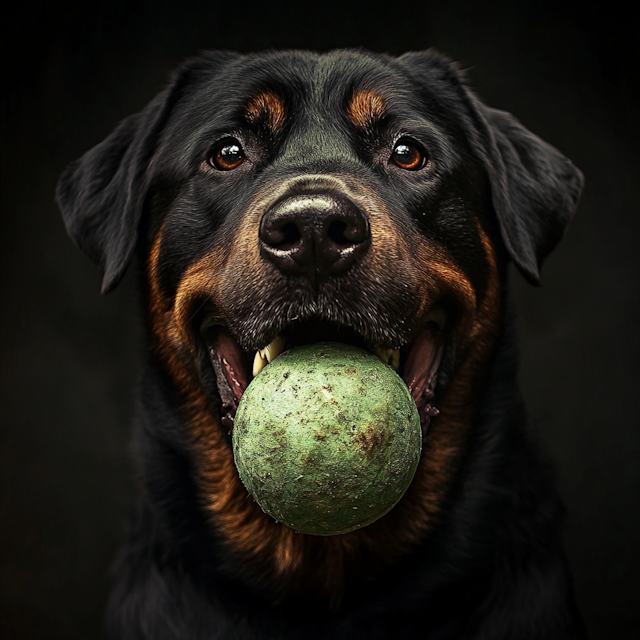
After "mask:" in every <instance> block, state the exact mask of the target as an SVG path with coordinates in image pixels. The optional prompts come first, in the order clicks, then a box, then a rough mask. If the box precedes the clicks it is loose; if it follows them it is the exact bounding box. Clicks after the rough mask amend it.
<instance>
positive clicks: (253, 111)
mask: <svg viewBox="0 0 640 640" xmlns="http://www.w3.org/2000/svg"><path fill="white" fill-rule="evenodd" d="M246 113H247V118H248V119H249V122H251V123H252V124H256V123H258V122H261V121H262V122H265V123H266V124H267V126H268V127H269V128H270V129H271V130H272V131H278V130H279V129H281V128H282V127H283V126H284V123H285V120H286V117H287V112H286V109H285V106H284V102H283V101H282V99H281V98H280V96H277V95H276V94H275V93H273V91H262V92H261V93H257V94H256V95H254V96H253V97H252V98H251V100H250V101H249V103H248V104H247V108H246Z"/></svg>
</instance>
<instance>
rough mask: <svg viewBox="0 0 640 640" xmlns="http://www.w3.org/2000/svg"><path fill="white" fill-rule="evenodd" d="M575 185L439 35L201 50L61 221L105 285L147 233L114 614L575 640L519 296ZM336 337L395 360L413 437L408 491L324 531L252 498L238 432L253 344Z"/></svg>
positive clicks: (561, 161)
mask: <svg viewBox="0 0 640 640" xmlns="http://www.w3.org/2000/svg"><path fill="white" fill-rule="evenodd" d="M581 186H582V176H581V174H580V172H579V171H578V170H577V169H576V168H575V167H574V166H573V165H572V164H571V162H569V161H568V160H567V159H566V158H565V157H564V156H562V155H561V154H560V153H558V151H556V150H555V149H554V148H553V147H551V146H549V145H548V144H546V143H544V142H543V141H542V140H540V139H539V138H537V137H536V136H534V135H533V134H531V133H530V132H529V131H527V130H526V129H525V128H524V127H523V126H522V125H521V124H520V123H519V122H518V121H517V120H515V119H514V118H513V117H512V116H510V115H509V114H507V113H504V112H501V111H496V110H494V109H490V108H488V107H486V106H485V105H484V104H482V103H481V102H480V101H479V100H478V98H477V97H476V96H475V95H474V94H473V93H472V92H471V91H469V89H467V88H466V87H465V84H464V81H463V78H462V76H461V74H460V72H459V71H458V70H457V68H456V67H455V65H453V64H452V63H451V62H450V61H449V60H448V59H446V58H445V57H443V56H441V55H439V54H437V53H435V52H433V51H428V52H425V53H410V54H407V55H404V56H401V57H399V58H391V57H388V56H385V55H374V54H369V53H365V52H356V51H336V52H332V53H329V54H326V55H317V54H314V53H310V52H272V53H267V54H260V55H248V56H240V55H236V54H232V53H207V54H204V55H202V56H201V57H198V58H196V59H194V60H191V61H189V62H187V63H186V64H185V65H184V66H183V67H182V68H181V69H179V71H178V72H177V73H176V75H175V76H174V77H173V80H172V81H171V83H170V85H169V86H168V87H167V88H166V90H165V91H163V92H162V93H160V94H159V95H158V96H157V97H156V98H155V99H154V100H152V101H151V103H150V104H149V105H148V106H147V107H146V108H145V109H144V110H142V111H141V112H140V113H138V114H136V115H134V116H131V117H130V118H127V119H126V120H125V121H124V122H122V123H121V124H120V126H118V128H117V129H116V130H115V131H114V132H113V133H112V134H111V135H110V136H109V137H108V138H107V139H106V140H105V141H104V142H102V143H101V144H99V145H98V146H96V147H95V148H93V149H92V150H91V151H89V152H88V153H87V154H86V155H85V156H84V157H83V158H81V159H80V160H79V161H77V162H75V163H73V164H72V165H71V166H70V167H69V168H68V169H67V171H66V172H65V173H64V175H63V177H62V179H61V182H60V185H59V190H58V199H59V203H60V206H61V208H62V211H63V215H64V219H65V222H66V225H67V229H68V231H69V233H70V235H71V236H72V237H73V239H74V240H75V241H76V243H77V244H78V245H79V247H80V248H81V249H82V251H84V252H85V253H86V254H87V255H88V256H89V258H91V260H93V261H94V262H95V263H97V264H98V265H100V266H101V267H102V268H103V270H104V281H103V292H107V291H110V290H111V289H112V288H113V287H115V286H116V284H117V283H118V281H119V279H120V278H121V276H122V274H123V272H124V271H125V269H126V267H127V263H128V262H129V260H130V258H131V257H132V255H133V254H134V253H136V254H137V257H138V261H139V265H140V267H141V268H140V281H141V289H142V292H143V298H144V305H145V313H146V322H147V330H148V331H147V335H148V358H147V364H146V368H145V373H144V378H143V381H142V390H141V402H140V409H139V415H138V419H137V432H136V433H137V436H136V442H137V448H138V452H139V464H140V466H141V478H142V487H141V495H140V500H139V506H138V509H137V513H136V517H135V519H134V524H133V526H132V529H131V532H130V536H129V540H128V542H127V544H126V546H125V548H124V550H123V552H122V554H121V556H120V559H119V562H118V565H117V568H116V571H115V581H116V585H115V589H114V592H113V595H112V598H111V601H110V604H109V608H108V613H107V622H106V629H107V636H108V637H109V638H112V639H118V640H133V639H143V638H144V639H149V640H165V639H176V640H177V639H184V640H187V639H188V640H205V639H206V640H210V639H213V638H220V639H222V638H225V639H228V638H238V639H242V640H251V639H263V638H304V639H310V638H332V639H333V638H336V639H339V638H413V637H416V638H428V639H430V640H435V639H438V640H444V639H455V640H463V639H474V640H480V639H486V640H529V639H530V640H533V639H538V640H553V639H558V638H563V639H567V638H583V637H584V630H583V626H582V623H581V621H580V617H579V615H578V613H577V611H576V609H575V605H574V604H573V596H572V587H571V580H570V577H569V575H568V571H567V568H566V564H565V560H564V556H563V553H562V550H561V546H560V539H559V538H560V536H559V521H560V519H561V515H562V507H561V505H560V503H559V501H558V498H557V496H556V493H555V491H554V489H553V482H552V480H551V478H550V474H549V472H548V469H547V467H546V465H545V464H544V463H543V462H542V461H541V459H540V456H539V454H538V452H537V448H536V446H535V444H534V443H533V442H532V437H531V434H530V433H529V431H528V428H527V425H526V421H525V417H524V413H523V408H522V405H521V401H520V398H519V394H518V391H517V387H516V382H515V379H516V357H515V352H514V347H513V339H512V330H511V319H510V314H509V305H508V301H507V299H506V272H507V263H508V261H509V260H512V261H513V262H514V263H515V264H516V265H517V267H518V268H519V269H520V271H521V272H522V273H523V274H524V275H525V277H526V278H527V279H528V280H529V281H531V282H532V283H536V282H537V281H538V270H539V266H540V264H541V262H542V260H543V259H544V258H545V257H546V256H547V254H548V253H549V252H550V251H551V250H552V249H553V248H554V247H555V245H556V244H557V242H558V241H559V240H560V238H561V237H562V234H563V232H564V229H565V227H566V225H567V223H568V222H569V219H570V218H571V216H572V214H573V212H574V210H575V207H576V203H577V200H578V197H579V194H580V190H581ZM322 340H332V341H342V342H348V343H353V344H356V345H360V346H364V347H366V348H369V349H370V350H372V351H374V352H375V353H377V354H378V355H379V356H380V357H381V358H382V359H384V360H385V361H387V362H388V363H389V364H391V365H393V366H394V367H395V368H396V369H397V370H398V371H399V373H400V375H401V376H403V378H404V380H405V381H406V383H407V385H408V387H409V388H410V390H411V392H412V395H413V397H414V399H415V401H416V404H417V406H418V410H419V412H420V415H421V418H422V427H423V431H424V446H423V454H422V458H421V461H420V465H419V467H418V471H417V473H416V475H415V478H414V480H413V482H412V484H411V486H410V487H409V489H408V491H407V493H406V494H405V496H404V497H403V498H402V500H401V501H400V502H399V503H398V505H397V506H396V507H395V508H394V509H392V510H391V511H390V512H389V513H388V514H387V515H386V516H384V517H382V518H381V519H379V520H378V521H376V522H375V523H373V524H371V525H369V526H367V527H364V528H362V529H360V530H357V531H354V532H351V533H347V534H344V535H337V536H326V537H322V536H311V535H305V534H298V533H296V532H295V531H293V530H292V529H290V528H288V527H286V526H284V525H279V524H277V523H276V522H275V521H274V520H273V519H272V518H271V517H269V516H268V515H266V514H265V513H263V512H262V511H261V510H260V508H259V507H258V506H257V504H256V503H255V502H253V501H252V500H251V499H248V494H247V493H246V491H245V489H244V487H243V486H242V484H241V482H240V480H239V478H238V475H237V472H236V469H235V466H234V463H233V456H232V452H231V448H230V444H229V443H230V440H229V435H228V434H229V432H230V431H231V429H232V428H233V420H234V415H235V410H236V408H237V406H238V401H239V398H240V396H241V395H242V392H243V391H244V389H245V388H246V386H247V384H248V383H249V382H250V380H251V377H252V371H258V370H260V368H261V367H263V366H265V364H266V362H267V359H265V357H266V351H263V349H264V348H265V347H266V346H267V345H271V354H270V357H273V356H274V355H277V354H278V352H280V351H282V349H285V348H288V347H290V346H293V345H298V344H302V343H306V342H316V341H322Z"/></svg>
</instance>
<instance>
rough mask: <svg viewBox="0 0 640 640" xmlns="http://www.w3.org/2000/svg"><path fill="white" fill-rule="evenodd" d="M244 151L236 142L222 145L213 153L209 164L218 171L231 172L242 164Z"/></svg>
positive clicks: (227, 142)
mask: <svg viewBox="0 0 640 640" xmlns="http://www.w3.org/2000/svg"><path fill="white" fill-rule="evenodd" d="M244 158H245V156H244V150H243V149H242V146H241V144H240V143H239V142H238V141H237V140H233V141H229V140H227V141H226V142H224V143H222V144H221V145H220V146H219V147H218V148H217V149H216V150H215V151H214V153H213V155H212V156H211V158H210V159H209V162H210V163H211V165H212V166H213V167H215V168H216V169H219V170H220V171H231V169H235V168H236V167H239V166H240V165H241V164H242V163H243V162H244Z"/></svg>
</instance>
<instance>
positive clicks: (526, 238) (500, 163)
mask: <svg viewBox="0 0 640 640" xmlns="http://www.w3.org/2000/svg"><path fill="white" fill-rule="evenodd" d="M464 91H465V93H466V98H467V104H468V106H469V107H470V109H471V113H472V116H473V119H474V120H475V125H476V129H477V131H478V133H479V136H471V137H470V140H471V144H472V147H473V148H474V149H473V150H474V151H475V153H476V155H477V156H478V157H479V158H480V160H481V161H482V163H483V165H484V167H485V169H486V171H487V174H488V176H489V182H490V185H491V195H492V200H493V207H494V209H495V212H496V215H497V218H498V223H499V226H500V231H501V235H502V239H503V242H504V244H505V246H506V248H507V251H508V252H509V255H510V256H511V259H512V260H513V261H514V263H515V264H516V265H517V267H518V268H519V269H520V271H521V272H522V274H523V275H524V276H525V278H527V280H528V281H529V282H530V283H532V284H539V283H540V267H541V265H542V263H543V261H544V259H545V258H546V257H547V256H548V255H549V253H551V251H553V249H554V248H555V246H556V245H557V244H558V242H560V240H561V239H562V236H563V235H564V232H565V229H566V228H567V225H568V224H569V222H570V221H571V219H572V217H573V215H574V213H575V210H576V207H577V205H578V199H579V198H580V193H581V191H582V186H583V183H584V178H583V176H582V173H581V172H580V171H579V169H578V168H577V167H575V166H574V165H573V163H572V162H571V161H570V160H569V159H568V158H566V157H565V156H564V155H562V154H561V153H560V152H559V151H558V150H557V149H556V148H554V147H552V146H551V145H550V144H548V143H546V142H544V140H542V139H540V138H539V137H538V136H536V135H534V134H533V133H531V132H530V131H529V130H528V129H526V128H525V127H524V126H523V125H522V124H520V122H518V120H516V119H515V118H514V117H513V116H512V115H511V114H509V113H506V112H505V111H499V110H497V109H492V108H490V107H487V106H486V105H484V104H483V103H482V102H481V101H480V100H479V99H478V98H477V97H476V96H475V95H474V94H473V93H472V92H471V91H469V90H468V89H466V88H464Z"/></svg>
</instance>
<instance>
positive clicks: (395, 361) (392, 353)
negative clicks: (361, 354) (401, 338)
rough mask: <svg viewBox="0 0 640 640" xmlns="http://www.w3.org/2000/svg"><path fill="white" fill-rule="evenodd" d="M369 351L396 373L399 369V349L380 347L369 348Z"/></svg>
mask: <svg viewBox="0 0 640 640" xmlns="http://www.w3.org/2000/svg"><path fill="white" fill-rule="evenodd" d="M369 351H371V353H374V354H375V355H377V356H378V358H380V360H382V362H384V363H385V364H389V365H391V366H392V367H393V368H394V369H395V370H396V371H397V370H398V369H399V368H400V349H383V348H382V347H369Z"/></svg>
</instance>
